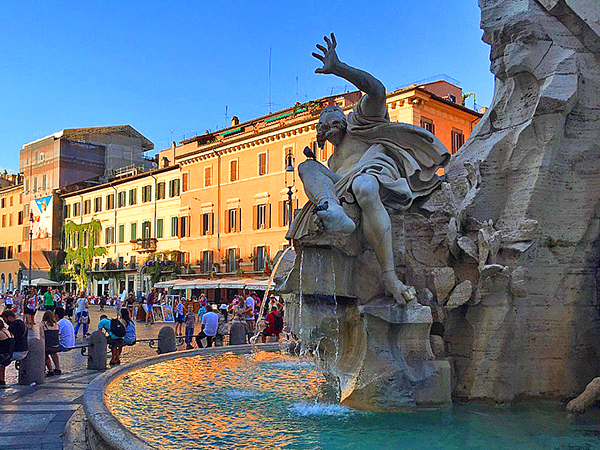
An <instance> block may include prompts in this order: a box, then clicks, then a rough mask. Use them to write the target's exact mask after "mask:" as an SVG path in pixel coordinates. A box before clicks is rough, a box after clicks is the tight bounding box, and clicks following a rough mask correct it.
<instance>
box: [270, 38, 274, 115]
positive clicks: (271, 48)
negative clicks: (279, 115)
mask: <svg viewBox="0 0 600 450" xmlns="http://www.w3.org/2000/svg"><path fill="white" fill-rule="evenodd" d="M272 50H273V47H269V114H271V51H272Z"/></svg>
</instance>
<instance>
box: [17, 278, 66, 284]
mask: <svg viewBox="0 0 600 450" xmlns="http://www.w3.org/2000/svg"><path fill="white" fill-rule="evenodd" d="M21 284H22V285H23V286H29V281H28V280H23V282H22V283H21ZM60 285H61V283H59V282H57V281H52V280H47V279H46V278H34V279H33V280H31V286H60Z"/></svg>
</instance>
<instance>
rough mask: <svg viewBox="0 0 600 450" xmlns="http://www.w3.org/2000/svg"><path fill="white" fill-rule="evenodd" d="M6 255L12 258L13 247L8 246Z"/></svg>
mask: <svg viewBox="0 0 600 450" xmlns="http://www.w3.org/2000/svg"><path fill="white" fill-rule="evenodd" d="M7 256H8V259H12V258H13V248H12V246H11V247H8V255H7ZM9 277H10V275H9Z"/></svg>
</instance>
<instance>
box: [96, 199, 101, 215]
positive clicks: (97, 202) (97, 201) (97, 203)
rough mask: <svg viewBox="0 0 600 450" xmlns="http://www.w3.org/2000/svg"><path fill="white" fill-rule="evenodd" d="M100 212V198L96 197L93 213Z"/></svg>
mask: <svg viewBox="0 0 600 450" xmlns="http://www.w3.org/2000/svg"><path fill="white" fill-rule="evenodd" d="M100 211H102V197H96V198H95V199H94V212H95V213H97V212H100Z"/></svg>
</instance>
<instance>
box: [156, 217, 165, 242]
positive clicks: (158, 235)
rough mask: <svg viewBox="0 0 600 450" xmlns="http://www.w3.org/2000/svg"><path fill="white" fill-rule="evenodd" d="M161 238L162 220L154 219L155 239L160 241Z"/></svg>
mask: <svg viewBox="0 0 600 450" xmlns="http://www.w3.org/2000/svg"><path fill="white" fill-rule="evenodd" d="M162 237H163V219H156V238H157V239H162Z"/></svg>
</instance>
